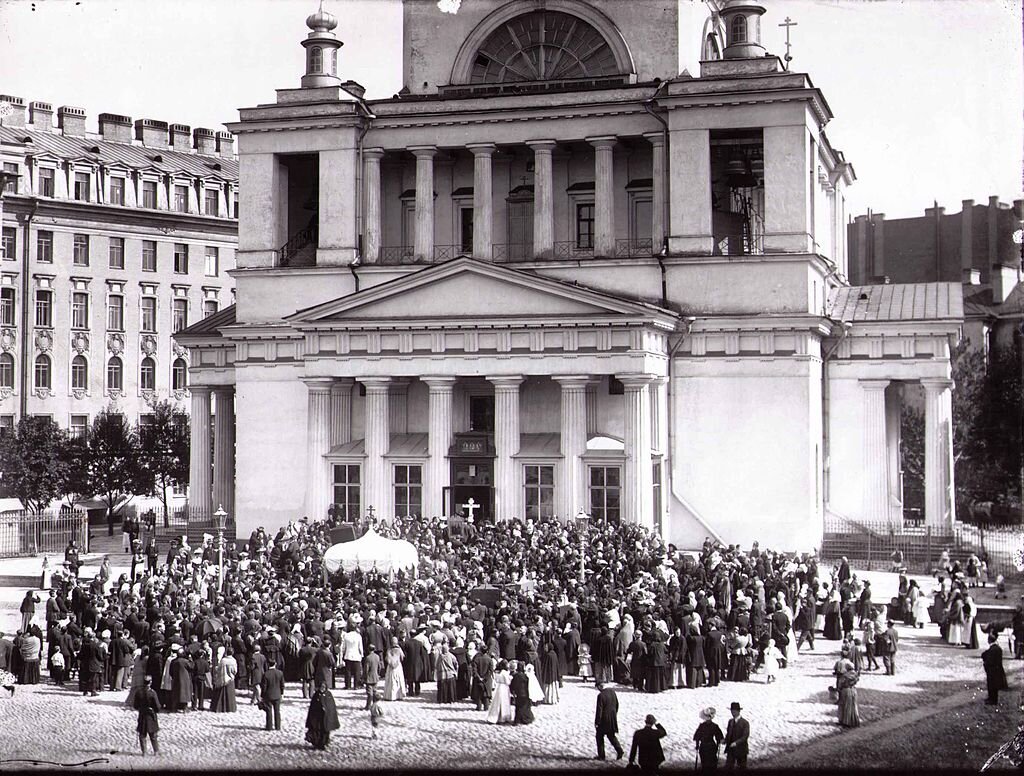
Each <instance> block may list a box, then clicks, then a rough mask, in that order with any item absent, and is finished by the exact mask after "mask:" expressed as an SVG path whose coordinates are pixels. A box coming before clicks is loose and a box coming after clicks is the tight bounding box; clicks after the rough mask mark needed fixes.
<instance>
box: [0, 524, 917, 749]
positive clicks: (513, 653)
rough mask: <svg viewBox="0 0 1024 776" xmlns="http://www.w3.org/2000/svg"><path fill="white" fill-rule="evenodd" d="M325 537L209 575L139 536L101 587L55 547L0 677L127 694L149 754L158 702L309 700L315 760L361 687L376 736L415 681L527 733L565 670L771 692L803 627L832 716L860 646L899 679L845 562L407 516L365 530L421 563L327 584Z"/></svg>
mask: <svg viewBox="0 0 1024 776" xmlns="http://www.w3.org/2000/svg"><path fill="white" fill-rule="evenodd" d="M333 527H334V522H333V520H327V521H311V520H307V519H303V520H300V521H296V522H293V523H291V524H289V525H287V526H284V527H282V528H281V529H280V530H279V531H278V532H277V533H276V535H274V536H271V535H270V534H269V533H268V532H266V531H265V530H264V529H262V528H260V529H259V530H257V531H254V532H253V533H252V535H251V536H250V537H249V538H248V540H247V541H243V542H231V543H228V544H227V545H226V547H225V550H224V569H223V572H222V573H221V571H220V567H219V566H218V565H217V560H218V552H217V550H216V548H215V547H214V545H213V542H212V541H207V542H205V543H204V545H203V546H202V547H198V548H195V549H193V548H191V547H189V546H188V545H187V543H185V541H184V539H181V540H178V541H177V542H175V543H174V545H173V546H171V547H170V548H169V549H168V551H167V553H166V557H165V558H163V559H162V560H164V561H165V562H163V563H156V562H155V560H154V559H153V556H154V554H155V544H153V543H150V545H149V546H147V547H145V548H143V546H142V544H141V542H140V541H139V540H137V539H135V540H133V541H132V542H130V546H129V547H128V548H127V552H129V553H131V554H132V558H133V563H132V570H131V572H130V573H126V574H122V575H120V577H119V578H118V579H116V580H114V579H111V578H110V574H109V564H108V566H107V568H108V571H107V573H106V576H105V577H104V574H103V572H102V568H101V573H100V574H98V575H96V577H95V578H93V579H83V578H79V577H78V576H77V573H78V571H79V568H80V565H81V564H80V562H79V559H78V554H79V552H78V548H77V547H76V546H74V544H73V543H72V544H71V545H70V546H69V548H68V550H67V553H66V563H65V564H64V565H65V567H66V573H65V572H63V570H60V569H57V570H55V573H54V575H53V577H52V580H51V584H52V588H51V589H50V591H49V593H48V595H49V598H48V599H47V600H46V604H45V622H44V623H43V624H42V625H43V627H42V628H41V627H40V624H38V623H36V622H35V620H34V617H35V614H34V606H35V601H34V600H32V598H34V594H32V593H30V594H29V596H27V597H26V604H25V605H24V608H23V610H22V611H23V613H24V615H25V617H26V619H25V621H24V622H23V626H24V627H23V628H21V629H20V630H19V633H18V634H17V636H16V638H15V641H14V644H13V649H12V650H11V658H12V660H11V661H10V662H9V664H8V666H4V665H2V664H0V669H6V670H7V671H8V672H9V673H10V674H13V676H8V675H0V679H2V680H3V681H5V682H6V681H8V680H12V681H11V682H10V685H11V686H12V687H13V680H14V679H15V678H16V679H17V681H18V682H21V683H32V682H34V681H38V677H39V664H40V659H41V658H42V659H45V661H46V663H47V666H48V669H49V673H50V677H51V678H52V680H53V681H54V683H55V684H57V685H59V686H66V685H67V683H68V682H74V683H75V684H74V685H73V686H76V687H77V690H78V691H79V692H81V693H83V694H86V695H95V694H97V693H99V692H103V691H124V692H127V698H126V705H127V706H129V707H131V708H134V709H136V710H138V712H139V723H138V732H139V737H140V744H141V746H142V747H143V749H145V739H146V738H149V739H150V742H151V743H152V745H153V748H154V751H156V749H157V741H156V730H157V729H158V723H157V711H158V710H159V711H161V712H173V713H185V712H189V711H198V710H208V711H211V712H217V713H231V712H234V711H236V709H237V703H238V702H239V700H240V699H241V701H242V702H246V701H247V702H248V703H249V704H254V705H259V706H260V708H262V709H263V710H264V711H265V712H266V725H267V728H268V729H274V728H278V729H279V728H280V724H281V723H280V703H281V698H282V695H283V693H284V688H285V685H286V684H294V685H298V686H299V687H300V688H301V693H302V697H303V698H308V699H309V700H310V709H309V714H308V718H307V727H308V729H309V733H308V734H307V740H309V742H310V743H311V744H312V745H313V746H316V747H318V748H324V747H326V746H327V745H328V744H329V739H330V732H331V731H332V730H334V729H337V721H338V720H337V716H338V715H337V710H336V707H335V705H334V699H333V697H332V696H331V692H330V690H333V689H337V688H339V687H342V686H343V687H344V688H346V689H350V690H358V691H360V692H364V693H365V696H366V705H365V709H366V710H367V711H368V712H370V715H369V716H370V720H371V724H372V725H373V727H374V733H375V732H376V727H377V726H378V725H379V724H380V723H381V719H382V717H383V714H384V711H383V709H384V707H383V706H382V704H381V702H382V701H383V702H384V703H387V702H389V701H399V700H401V699H402V698H404V697H407V696H418V695H420V694H421V692H422V686H423V685H424V684H433V685H434V687H435V690H436V691H435V699H436V701H437V702H438V703H440V704H450V703H463V702H467V703H472V704H473V705H474V708H475V709H476V710H478V711H480V712H485V713H486V715H487V717H486V718H487V720H488V721H489V722H492V723H495V724H502V723H509V724H530V723H531V722H533V720H534V709H535V708H536V706H538V705H554V704H557V703H558V702H559V690H560V689H562V688H563V686H564V681H565V678H566V677H569V676H574V677H580V678H581V679H582V680H583V681H588V680H589V679H591V678H593V679H594V680H595V683H596V684H598V685H599V686H603V687H608V686H610V685H612V684H618V685H626V686H632V687H633V688H634V689H635V690H637V691H641V692H645V693H660V692H665V691H671V690H695V689H697V688H700V687H702V686H705V685H709V686H715V685H718V684H719V683H721V682H745V681H749V680H750V679H751V677H752V674H755V673H758V674H762V675H764V677H765V681H766V682H769V683H770V682H773V681H775V680H776V678H777V677H778V675H779V671H780V670H784V669H785V668H786V667H787V666H789V665H790V664H791V663H792V661H793V660H794V659H796V656H797V653H798V651H799V649H800V648H801V647H802V646H803V645H804V644H805V643H806V644H807V646H808V647H809V648H810V649H814V648H815V634H816V632H817V633H818V634H819V636H818V637H819V638H822V637H823V638H824V639H826V640H829V641H834V642H842V644H843V650H844V657H843V658H842V659H841V661H840V663H843V661H846V663H856V665H851V666H850V668H846V665H845V663H843V666H840V665H839V664H837V668H836V675H837V681H838V683H839V686H838V694H839V706H840V722H841V723H842V724H848V723H849V720H847V722H843V719H844V714H843V713H842V709H843V699H844V697H848V696H850V694H851V693H849V692H846V691H847V690H848V689H851V688H852V684H849V682H850V679H848V678H847V679H844V678H843V677H844V676H846V675H848V674H851V675H852V674H853V673H854V672H856V673H858V675H859V670H860V668H861V666H860V665H859V661H860V656H861V655H862V650H861V645H862V644H863V645H865V646H866V648H865V649H864V650H863V657H864V658H865V660H866V662H867V663H868V666H867V667H866V670H871V664H872V661H873V660H874V659H875V657H876V656H878V657H881V658H882V659H883V661H884V663H885V667H886V670H887V671H888V672H890V673H892V672H894V671H895V654H896V650H897V647H896V643H897V639H896V638H891V637H890V636H887V635H884V634H888V633H890V632H893V633H894V631H893V629H892V627H891V625H892V623H891V622H889V623H888V625H886V620H885V619H884V618H885V607H874V606H873V605H872V603H871V594H870V585H869V583H867V582H862V581H860V580H858V579H857V577H856V575H855V574H852V573H851V572H850V568H849V564H848V563H846V561H845V559H844V561H843V562H842V563H840V564H838V565H837V566H836V568H835V569H828V568H822V567H819V564H818V561H817V559H816V558H815V557H814V556H813V555H799V556H797V555H793V554H783V553H778V552H774V551H771V550H765V549H761V548H760V547H759V546H758V544H757V543H756V542H755V543H754V545H753V547H752V548H751V549H749V550H742V549H741V548H739V547H736V546H722V545H720V544H717V543H714V542H712V541H710V540H708V541H706V542H705V543H704V546H703V548H702V550H701V551H700V552H698V553H686V552H681V551H679V550H678V549H677V548H675V547H674V546H672V545H670V544H666V543H665V542H664V541H663V540H662V539H661V538H660V537H659V536H658V535H657V534H655V533H653V532H650V531H648V530H646V529H644V528H642V527H640V526H636V525H619V524H610V523H604V522H600V521H579V522H570V523H559V522H556V521H542V522H533V521H525V522H523V521H507V522H500V523H495V524H490V523H487V524H482V525H477V526H473V527H471V528H470V530H468V531H454V530H450V529H449V527H448V526H447V525H446V524H445V523H444V522H443V521H440V520H423V521H421V520H418V519H404V520H396V521H393V522H390V523H386V524H384V523H382V524H380V525H378V526H377V528H378V530H379V531H380V532H381V533H383V534H385V535H391V536H401V537H402V538H404V539H406V540H408V541H410V542H412V543H413V544H414V545H415V547H416V548H417V550H418V552H419V557H420V565H419V568H418V573H415V574H414V573H412V572H411V571H402V572H398V573H397V574H383V573H378V572H376V571H361V570H358V569H357V570H355V571H352V572H350V573H346V572H345V571H338V572H337V573H335V574H330V573H328V571H327V568H326V566H325V564H324V563H323V554H324V551H325V550H326V549H327V548H328V547H329V546H330V544H331V539H330V531H331V529H332V528H333ZM136 559H139V560H140V562H137V563H136V562H134V561H135V560H136ZM879 618H882V619H881V621H879ZM855 620H859V622H858V623H857V629H858V630H855V627H854V621H855ZM861 633H862V634H863V642H861V640H860V638H859V637H858V634H861ZM880 634H881V635H880ZM44 639H45V643H46V647H45V650H44V649H43V648H42V642H43V641H44ZM4 641H5V640H4V639H2V634H0V645H2V644H3V643H4ZM886 642H888V643H889V646H888V647H887V648H880V645H882V644H884V643H886ZM8 643H10V642H8ZM0 650H2V646H0ZM0 655H2V651H0ZM43 656H45V657H43ZM840 668H842V669H843V670H840ZM853 683H854V684H855V680H854V682H853ZM844 684H845V685H849V686H844ZM11 692H12V693H13V689H12V690H11ZM852 709H853V711H854V715H853V716H855V711H856V709H855V702H854V704H853V707H852ZM846 717H850V715H849V714H846Z"/></svg>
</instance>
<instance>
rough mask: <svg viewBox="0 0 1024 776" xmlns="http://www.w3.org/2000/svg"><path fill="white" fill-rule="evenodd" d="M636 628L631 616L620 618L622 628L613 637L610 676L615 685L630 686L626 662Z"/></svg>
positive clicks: (630, 681)
mask: <svg viewBox="0 0 1024 776" xmlns="http://www.w3.org/2000/svg"><path fill="white" fill-rule="evenodd" d="M635 631H636V626H635V625H634V624H633V617H632V615H629V614H627V615H624V616H623V618H622V626H621V627H620V628H619V632H618V633H617V634H616V635H615V644H614V648H615V661H614V663H613V671H612V674H613V676H614V677H615V682H616V683H617V684H631V683H632V679H631V676H630V672H629V664H628V662H627V661H626V658H627V656H628V655H629V648H630V646H631V645H632V644H633V639H634V633H635Z"/></svg>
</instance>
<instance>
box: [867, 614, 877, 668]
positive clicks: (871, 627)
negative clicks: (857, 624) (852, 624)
mask: <svg viewBox="0 0 1024 776" xmlns="http://www.w3.org/2000/svg"><path fill="white" fill-rule="evenodd" d="M864 657H865V660H866V663H867V664H866V665H865V666H864V668H865V670H867V671H874V670H875V669H876V668H878V661H877V660H876V659H875V623H874V622H873V621H872V620H868V621H867V622H866V623H864Z"/></svg>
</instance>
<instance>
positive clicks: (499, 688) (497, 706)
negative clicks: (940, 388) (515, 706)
mask: <svg viewBox="0 0 1024 776" xmlns="http://www.w3.org/2000/svg"><path fill="white" fill-rule="evenodd" d="M511 682H512V676H511V674H509V670H508V663H506V662H505V661H504V660H502V661H501V662H500V663H498V669H497V670H496V671H495V672H494V694H493V695H491V707H490V708H489V709H488V710H487V721H488V722H490V723H491V724H492V725H500V724H502V723H503V722H512V721H513V720H514V719H515V714H514V713H513V711H512V693H511V692H509V689H508V688H509V684H510V683H511Z"/></svg>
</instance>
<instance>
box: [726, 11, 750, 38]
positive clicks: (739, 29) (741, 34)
mask: <svg viewBox="0 0 1024 776" xmlns="http://www.w3.org/2000/svg"><path fill="white" fill-rule="evenodd" d="M729 42H730V43H746V42H747V19H746V17H744V16H734V17H733V19H732V40H731V41H729Z"/></svg>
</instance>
